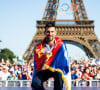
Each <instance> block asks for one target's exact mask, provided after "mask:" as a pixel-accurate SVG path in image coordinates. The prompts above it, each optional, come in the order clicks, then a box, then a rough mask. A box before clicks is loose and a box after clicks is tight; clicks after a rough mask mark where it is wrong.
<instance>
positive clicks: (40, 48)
mask: <svg viewBox="0 0 100 90" xmlns="http://www.w3.org/2000/svg"><path fill="white" fill-rule="evenodd" d="M46 51H47V48H46V47H45V39H44V40H43V41H41V43H40V44H38V45H37V46H36V48H35V51H34V70H35V73H34V76H35V75H36V73H37V72H38V71H39V70H40V69H41V67H42V65H43V63H44V60H45V58H46V57H48V61H47V62H46V63H45V68H46V69H49V70H50V71H52V72H55V71H58V72H60V73H61V74H62V80H63V82H64V83H65V85H66V86H67V90H71V74H70V66H69V60H68V52H67V48H66V45H65V43H64V42H63V41H62V40H61V39H60V38H58V37H55V44H54V48H53V49H52V50H51V51H50V52H51V53H52V55H47V54H46V53H45V52H46ZM33 78H34V77H33Z"/></svg>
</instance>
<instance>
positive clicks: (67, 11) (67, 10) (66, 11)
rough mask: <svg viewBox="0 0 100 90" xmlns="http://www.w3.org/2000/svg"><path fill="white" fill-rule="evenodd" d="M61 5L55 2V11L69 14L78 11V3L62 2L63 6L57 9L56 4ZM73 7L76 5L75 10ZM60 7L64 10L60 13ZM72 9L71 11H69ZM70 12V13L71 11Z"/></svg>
mask: <svg viewBox="0 0 100 90" xmlns="http://www.w3.org/2000/svg"><path fill="white" fill-rule="evenodd" d="M57 5H58V6H59V4H58V3H56V4H54V5H53V10H54V11H55V12H57V13H58V14H59V15H64V14H65V13H66V14H67V15H71V14H73V12H76V11H77V9H78V8H77V5H76V4H74V3H72V4H71V5H70V6H69V5H68V4H67V3H64V4H62V5H61V7H59V8H58V9H56V6H57ZM73 7H75V8H74V10H73ZM60 9H62V10H63V12H62V13H60ZM69 10H70V11H69ZM69 12H70V13H69Z"/></svg>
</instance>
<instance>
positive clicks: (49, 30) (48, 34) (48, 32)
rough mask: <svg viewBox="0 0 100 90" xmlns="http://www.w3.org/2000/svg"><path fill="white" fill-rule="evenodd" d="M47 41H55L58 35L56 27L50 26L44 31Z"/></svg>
mask: <svg viewBox="0 0 100 90" xmlns="http://www.w3.org/2000/svg"><path fill="white" fill-rule="evenodd" d="M44 34H45V35H46V40H47V41H53V40H54V38H55V35H56V31H55V27H48V28H46V31H45V33H44Z"/></svg>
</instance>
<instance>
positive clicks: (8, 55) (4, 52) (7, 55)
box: [0, 48, 16, 63]
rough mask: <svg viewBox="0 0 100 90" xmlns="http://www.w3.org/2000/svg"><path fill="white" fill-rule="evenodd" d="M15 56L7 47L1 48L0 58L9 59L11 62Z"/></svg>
mask: <svg viewBox="0 0 100 90" xmlns="http://www.w3.org/2000/svg"><path fill="white" fill-rule="evenodd" d="M15 57H16V56H15V55H14V53H13V52H12V51H11V50H9V49H8V48H4V49H1V52H0V60H1V59H2V58H3V59H4V60H5V61H7V60H9V61H10V63H13V58H15Z"/></svg>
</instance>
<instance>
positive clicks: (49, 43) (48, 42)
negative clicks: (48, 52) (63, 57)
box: [46, 40, 54, 48]
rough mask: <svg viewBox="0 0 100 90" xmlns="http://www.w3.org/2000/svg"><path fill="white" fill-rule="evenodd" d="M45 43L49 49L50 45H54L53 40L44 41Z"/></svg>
mask: <svg viewBox="0 0 100 90" xmlns="http://www.w3.org/2000/svg"><path fill="white" fill-rule="evenodd" d="M46 42H47V44H48V45H49V47H50V48H51V47H52V45H53V44H54V40H52V41H47V40H46Z"/></svg>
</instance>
